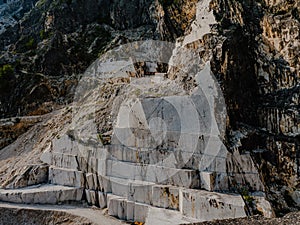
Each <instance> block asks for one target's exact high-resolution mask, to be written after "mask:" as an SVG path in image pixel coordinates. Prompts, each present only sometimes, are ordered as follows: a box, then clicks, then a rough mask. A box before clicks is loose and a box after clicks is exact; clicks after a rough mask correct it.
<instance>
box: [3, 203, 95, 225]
mask: <svg viewBox="0 0 300 225" xmlns="http://www.w3.org/2000/svg"><path fill="white" fill-rule="evenodd" d="M16 221H18V223H19V224H30V225H39V224H62V225H71V224H73V225H94V224H96V223H93V222H92V221H91V220H89V219H87V218H83V217H80V216H75V215H72V214H70V213H66V212H60V211H51V210H38V209H36V210H32V209H20V208H4V207H1V210H0V223H1V224H7V225H14V224H16Z"/></svg>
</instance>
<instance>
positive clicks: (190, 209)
mask: <svg viewBox="0 0 300 225" xmlns="http://www.w3.org/2000/svg"><path fill="white" fill-rule="evenodd" d="M180 201H181V203H180V204H181V207H180V210H181V212H182V214H183V215H185V216H188V217H193V218H197V219H201V220H203V221H211V220H215V219H229V218H239V217H246V216H247V215H246V213H245V203H244V201H243V199H242V197H241V196H240V195H229V194H221V193H217V192H207V191H202V190H193V189H183V190H182V195H181V197H180Z"/></svg>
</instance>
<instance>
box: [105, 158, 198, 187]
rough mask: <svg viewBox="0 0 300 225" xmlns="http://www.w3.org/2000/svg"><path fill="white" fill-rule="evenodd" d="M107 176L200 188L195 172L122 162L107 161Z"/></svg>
mask: <svg viewBox="0 0 300 225" xmlns="http://www.w3.org/2000/svg"><path fill="white" fill-rule="evenodd" d="M107 175H108V176H113V177H119V178H124V179H131V180H144V181H149V182H156V183H162V184H170V185H175V186H180V187H187V188H194V187H199V185H200V184H199V174H198V173H197V171H195V170H187V169H174V168H168V167H160V166H156V165H138V164H133V163H127V162H121V161H113V160H108V161H107Z"/></svg>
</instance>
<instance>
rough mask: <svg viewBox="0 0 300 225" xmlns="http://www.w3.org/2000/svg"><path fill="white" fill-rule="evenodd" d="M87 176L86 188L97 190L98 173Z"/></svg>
mask: <svg viewBox="0 0 300 225" xmlns="http://www.w3.org/2000/svg"><path fill="white" fill-rule="evenodd" d="M85 178H86V185H85V188H86V189H90V190H96V189H97V188H98V182H97V175H96V174H94V173H87V174H85Z"/></svg>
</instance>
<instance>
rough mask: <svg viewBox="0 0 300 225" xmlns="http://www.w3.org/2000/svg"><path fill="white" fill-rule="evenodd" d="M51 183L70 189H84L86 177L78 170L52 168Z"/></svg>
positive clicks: (50, 173) (50, 172) (50, 171)
mask: <svg viewBox="0 0 300 225" xmlns="http://www.w3.org/2000/svg"><path fill="white" fill-rule="evenodd" d="M49 182H50V183H51V184H58V185H64V186H70V187H84V175H83V173H82V172H81V171H77V170H70V169H62V168H57V167H50V168H49Z"/></svg>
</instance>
